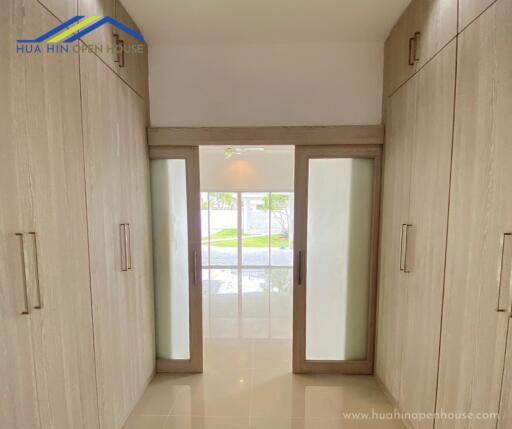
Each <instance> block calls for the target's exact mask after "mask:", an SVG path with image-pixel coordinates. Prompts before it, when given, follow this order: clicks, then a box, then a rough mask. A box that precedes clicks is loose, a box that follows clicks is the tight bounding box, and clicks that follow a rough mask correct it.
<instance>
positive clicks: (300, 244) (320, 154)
mask: <svg viewBox="0 0 512 429" xmlns="http://www.w3.org/2000/svg"><path fill="white" fill-rule="evenodd" d="M321 158H366V159H373V160H374V167H373V168H374V171H373V173H374V178H373V197H372V232H371V255H370V284H369V296H368V338H367V341H368V343H367V357H366V359H365V360H358V361H355V360H354V361H343V362H341V361H307V360H306V288H307V284H306V283H305V279H306V261H307V253H306V249H307V201H308V195H307V182H308V162H309V159H321ZM381 168H382V147H381V146H379V145H343V146H342V145H337V146H302V147H296V151H295V189H294V193H295V210H294V217H295V222H294V249H293V254H294V270H293V300H294V305H293V372H294V373H343V374H372V373H373V363H374V353H375V321H376V307H377V305H376V302H377V293H376V292H377V267H378V243H379V213H380V193H381ZM304 207H306V210H304ZM300 208H302V210H301V209H300ZM299 258H300V259H301V261H299ZM299 271H302V272H301V273H299ZM299 275H300V277H301V278H302V279H304V281H302V282H299ZM299 283H302V284H300V285H299Z"/></svg>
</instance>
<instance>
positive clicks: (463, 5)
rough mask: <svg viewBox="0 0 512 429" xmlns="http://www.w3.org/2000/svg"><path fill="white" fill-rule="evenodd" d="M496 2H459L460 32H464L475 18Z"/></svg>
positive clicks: (480, 0)
mask: <svg viewBox="0 0 512 429" xmlns="http://www.w3.org/2000/svg"><path fill="white" fill-rule="evenodd" d="M495 1H496V0H459V31H462V30H464V28H466V27H467V26H468V25H469V24H470V23H471V22H472V21H473V20H474V19H475V18H477V17H478V16H479V15H480V14H481V13H482V12H483V11H485V9H487V8H488V7H489V6H490V5H491V4H493V3H494V2H495Z"/></svg>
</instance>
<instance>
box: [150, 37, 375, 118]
mask: <svg viewBox="0 0 512 429" xmlns="http://www.w3.org/2000/svg"><path fill="white" fill-rule="evenodd" d="M149 64H150V67H149V68H150V75H149V80H150V104H151V125H152V126H279V125H372V124H380V123H381V104H382V77H383V43H381V42H365V43H356V42H348V43H295V44H291V43H288V44H240V45H236V44H223V45H220V44H219V45H158V44H153V45H151V46H150V49H149Z"/></svg>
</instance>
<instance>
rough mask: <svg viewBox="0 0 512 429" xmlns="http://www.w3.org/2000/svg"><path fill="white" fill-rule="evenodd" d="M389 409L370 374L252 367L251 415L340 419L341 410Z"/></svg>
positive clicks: (304, 418) (305, 418)
mask: <svg viewBox="0 0 512 429" xmlns="http://www.w3.org/2000/svg"><path fill="white" fill-rule="evenodd" d="M372 408H373V409H376V410H390V405H389V403H388V402H387V400H386V398H385V396H384V395H383V393H382V392H381V391H380V390H379V388H378V386H377V384H376V383H375V381H374V380H373V379H372V378H371V377H357V376H356V377H354V376H352V377H351V376H339V375H294V374H291V373H289V372H284V371H282V370H281V371H279V370H267V371H254V373H253V392H252V406H251V417H274V418H275V417H280V418H288V419H292V418H294V419H303V420H308V419H315V418H328V419H340V418H341V417H342V412H344V411H365V410H371V409H372Z"/></svg>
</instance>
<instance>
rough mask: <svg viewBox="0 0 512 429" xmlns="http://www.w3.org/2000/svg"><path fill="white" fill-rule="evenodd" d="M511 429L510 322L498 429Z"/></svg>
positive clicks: (511, 335) (511, 352)
mask: <svg viewBox="0 0 512 429" xmlns="http://www.w3.org/2000/svg"><path fill="white" fill-rule="evenodd" d="M511 317H512V315H511ZM511 320H512V319H511ZM510 428H512V322H510V321H509V327H508V340H507V354H506V358H505V371H504V373H503V382H502V385H501V402H500V416H499V421H498V427H497V429H510Z"/></svg>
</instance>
